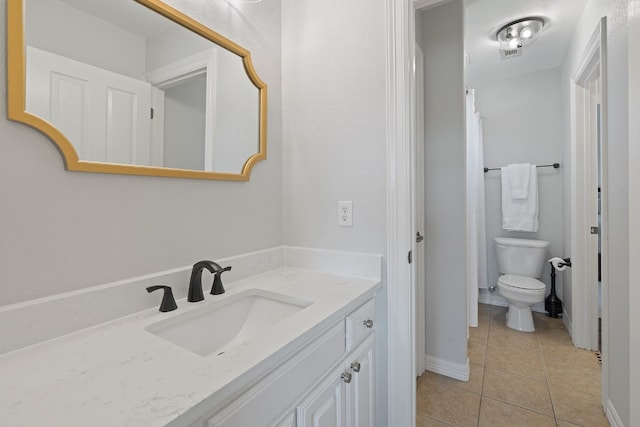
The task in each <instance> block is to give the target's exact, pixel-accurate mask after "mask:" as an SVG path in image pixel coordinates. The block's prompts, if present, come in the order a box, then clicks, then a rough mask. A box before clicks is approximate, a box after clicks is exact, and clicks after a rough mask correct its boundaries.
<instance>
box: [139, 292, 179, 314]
mask: <svg viewBox="0 0 640 427" xmlns="http://www.w3.org/2000/svg"><path fill="white" fill-rule="evenodd" d="M158 289H163V290H164V294H163V295H162V302H161V303H160V311H162V312H167V311H173V310H175V309H176V308H178V305H177V304H176V300H175V298H174V297H173V291H172V290H171V286H166V285H155V286H149V287H148V288H147V292H149V293H151V292H153V291H157V290H158Z"/></svg>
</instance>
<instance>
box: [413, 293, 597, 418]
mask: <svg viewBox="0 0 640 427" xmlns="http://www.w3.org/2000/svg"><path fill="white" fill-rule="evenodd" d="M506 313H507V307H495V306H494V307H492V306H488V305H483V304H481V305H479V307H478V327H477V328H471V329H470V330H469V344H468V356H469V360H470V363H471V374H470V381H469V382H464V381H457V380H454V379H451V378H448V377H445V376H442V375H437V374H434V373H425V374H424V375H423V376H422V377H420V378H419V379H418V381H417V387H418V390H417V391H418V393H417V395H418V397H417V410H418V414H417V425H418V427H431V426H433V427H445V426H466V425H469V426H477V425H481V426H492V427H493V426H498V427H499V426H503V425H504V426H509V427H515V426H517V427H526V426H535V427H538V426H547V425H548V426H555V425H556V423H557V426H558V427H576V426H580V427H590V426H596V427H598V426H608V423H607V420H606V417H605V416H604V414H603V412H602V408H601V404H600V398H599V395H600V386H601V367H600V365H599V364H598V362H597V358H596V356H595V354H594V353H592V352H589V351H587V350H582V349H577V348H575V347H574V346H573V344H572V343H571V339H570V337H569V334H568V333H567V332H566V329H565V326H564V323H563V322H562V319H553V318H550V317H547V316H546V315H545V314H543V313H537V312H534V313H533V318H534V324H535V326H536V331H535V332H531V333H526V332H519V331H515V330H513V329H510V328H508V327H507V326H506V320H505V314H506ZM550 389H551V393H549V390H550ZM480 393H481V394H480ZM481 402H482V403H481ZM554 414H555V417H556V418H553V415H554Z"/></svg>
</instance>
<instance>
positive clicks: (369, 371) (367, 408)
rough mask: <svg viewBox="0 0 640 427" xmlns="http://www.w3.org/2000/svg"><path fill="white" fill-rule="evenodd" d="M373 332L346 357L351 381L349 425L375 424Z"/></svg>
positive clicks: (349, 387) (366, 426) (365, 426)
mask: <svg viewBox="0 0 640 427" xmlns="http://www.w3.org/2000/svg"><path fill="white" fill-rule="evenodd" d="M373 344H374V340H373V334H371V335H369V337H368V338H367V339H366V340H365V341H364V342H363V343H362V344H361V345H360V346H358V348H357V349H356V350H355V351H354V352H353V353H352V354H351V357H349V358H348V359H347V365H348V366H347V368H348V369H349V372H351V374H352V377H351V382H350V383H349V384H348V386H347V394H348V402H349V404H348V415H349V426H350V427H374V426H375V381H374V378H375V369H374V360H373Z"/></svg>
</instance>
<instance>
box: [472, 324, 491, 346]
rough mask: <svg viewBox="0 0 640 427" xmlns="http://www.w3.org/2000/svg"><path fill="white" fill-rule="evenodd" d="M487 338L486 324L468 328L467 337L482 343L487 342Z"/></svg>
mask: <svg viewBox="0 0 640 427" xmlns="http://www.w3.org/2000/svg"><path fill="white" fill-rule="evenodd" d="M488 338H489V327H488V326H484V327H482V326H479V327H477V328H469V339H470V340H475V341H481V342H483V343H486V342H487V339H488Z"/></svg>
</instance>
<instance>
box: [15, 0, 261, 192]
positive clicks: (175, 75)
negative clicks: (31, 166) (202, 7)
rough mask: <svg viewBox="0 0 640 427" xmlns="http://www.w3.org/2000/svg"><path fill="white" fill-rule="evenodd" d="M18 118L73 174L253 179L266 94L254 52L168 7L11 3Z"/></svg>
mask: <svg viewBox="0 0 640 427" xmlns="http://www.w3.org/2000/svg"><path fill="white" fill-rule="evenodd" d="M7 15H8V16H7V18H8V22H7V32H8V34H7V36H8V37H7V39H8V40H7V45H8V46H7V47H8V49H7V51H8V58H7V63H8V70H7V71H8V72H7V74H8V76H7V77H8V78H7V82H8V88H7V97H8V117H9V119H11V120H15V121H18V122H21V123H24V124H27V125H29V126H31V127H33V128H35V129H38V130H39V131H41V132H42V133H44V134H45V135H46V136H47V137H49V139H51V141H52V142H53V143H54V144H55V145H56V147H57V148H58V150H59V151H60V153H61V155H62V157H63V160H64V164H65V168H66V169H67V170H70V171H81V172H98V173H112V174H126V175H143V176H166V177H178V178H196V179H215V180H227V181H248V180H249V176H250V173H251V170H252V168H253V166H254V165H255V164H256V163H257V162H258V161H260V160H264V159H265V158H266V149H267V143H266V138H267V135H266V132H267V86H266V84H265V83H264V82H263V81H262V80H261V79H260V78H259V77H258V75H257V73H256V71H255V69H254V67H253V64H252V62H251V56H250V53H249V51H248V50H246V49H244V48H243V47H241V46H239V45H237V44H236V43H234V42H232V41H231V40H229V39H227V38H225V37H224V36H222V35H220V34H218V33H216V32H215V31H213V30H211V29H210V28H208V27H206V26H204V25H203V24H201V23H199V22H197V21H195V20H194V19H192V18H190V17H188V16H186V15H185V14H183V13H181V12H180V11H178V10H176V9H174V8H172V7H170V6H169V5H167V4H165V3H163V2H162V1H160V0H135V1H131V0H7Z"/></svg>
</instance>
